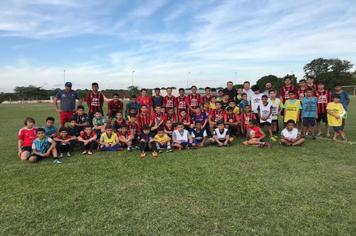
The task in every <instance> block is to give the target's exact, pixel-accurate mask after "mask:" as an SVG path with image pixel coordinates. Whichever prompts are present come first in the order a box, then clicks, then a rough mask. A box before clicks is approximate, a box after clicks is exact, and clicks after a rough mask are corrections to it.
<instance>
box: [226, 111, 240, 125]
mask: <svg viewBox="0 0 356 236" xmlns="http://www.w3.org/2000/svg"><path fill="white" fill-rule="evenodd" d="M224 121H225V122H229V123H236V122H239V121H240V116H239V115H237V114H236V113H232V114H228V113H225V116H224Z"/></svg>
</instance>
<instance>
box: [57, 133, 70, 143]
mask: <svg viewBox="0 0 356 236" xmlns="http://www.w3.org/2000/svg"><path fill="white" fill-rule="evenodd" d="M72 137H73V136H71V135H69V134H67V136H66V137H65V138H63V137H62V136H61V135H60V134H59V133H58V134H56V135H55V136H54V138H57V139H60V140H63V141H65V140H68V139H70V138H72Z"/></svg>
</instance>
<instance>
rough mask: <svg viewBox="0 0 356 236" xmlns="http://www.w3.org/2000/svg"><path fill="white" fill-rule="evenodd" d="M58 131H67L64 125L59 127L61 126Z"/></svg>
mask: <svg viewBox="0 0 356 236" xmlns="http://www.w3.org/2000/svg"><path fill="white" fill-rule="evenodd" d="M58 132H59V133H62V132H67V133H68V129H67V128H66V127H61V128H59V130H58Z"/></svg>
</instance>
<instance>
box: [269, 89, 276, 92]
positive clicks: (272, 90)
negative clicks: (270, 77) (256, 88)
mask: <svg viewBox="0 0 356 236" xmlns="http://www.w3.org/2000/svg"><path fill="white" fill-rule="evenodd" d="M271 92H274V93H275V92H276V90H274V89H271V90H270V91H268V93H271Z"/></svg>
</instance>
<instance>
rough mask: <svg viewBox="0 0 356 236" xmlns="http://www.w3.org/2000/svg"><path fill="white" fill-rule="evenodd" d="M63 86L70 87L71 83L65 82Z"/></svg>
mask: <svg viewBox="0 0 356 236" xmlns="http://www.w3.org/2000/svg"><path fill="white" fill-rule="evenodd" d="M64 86H65V87H72V83H71V82H66V83H65V85H64Z"/></svg>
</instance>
